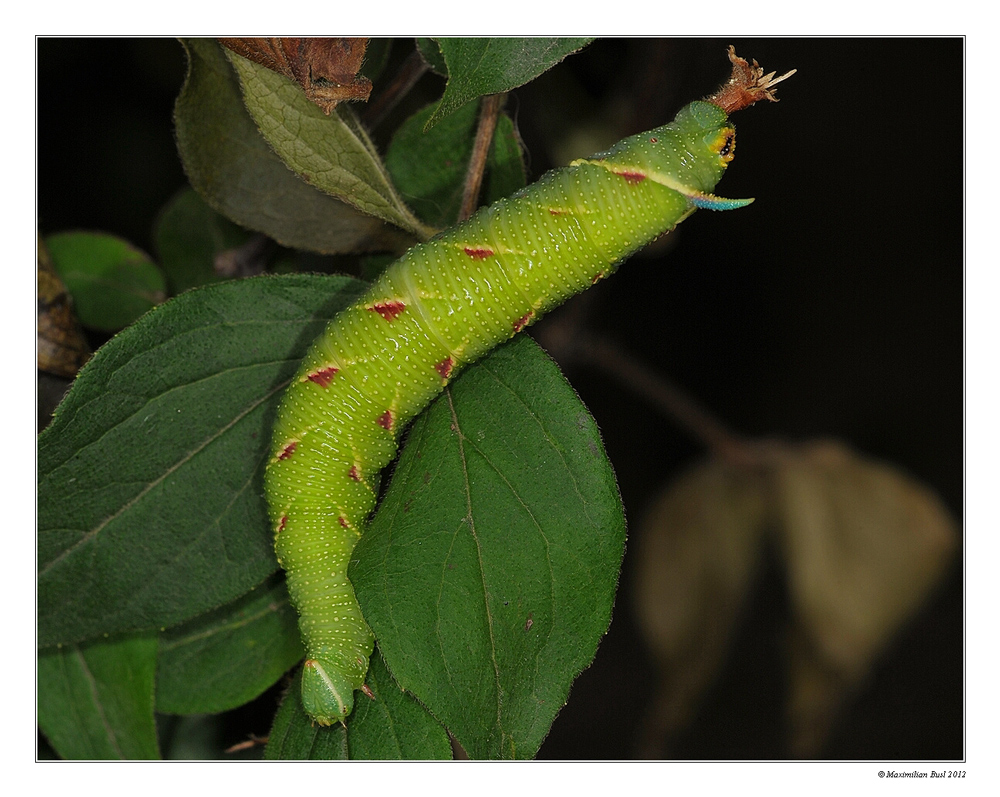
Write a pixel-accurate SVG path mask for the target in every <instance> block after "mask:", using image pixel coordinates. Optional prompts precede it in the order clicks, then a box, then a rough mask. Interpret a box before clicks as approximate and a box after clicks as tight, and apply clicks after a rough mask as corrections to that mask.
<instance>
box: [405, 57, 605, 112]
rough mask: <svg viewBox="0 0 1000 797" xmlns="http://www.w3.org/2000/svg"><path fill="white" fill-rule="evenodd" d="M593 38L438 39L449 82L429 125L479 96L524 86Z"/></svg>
mask: <svg viewBox="0 0 1000 797" xmlns="http://www.w3.org/2000/svg"><path fill="white" fill-rule="evenodd" d="M592 41H593V39H555V38H548V39H546V38H530V39H518V38H494V39H491V38H454V39H438V40H437V43H438V46H439V47H440V48H441V55H442V56H443V57H444V61H445V64H446V65H447V75H448V85H447V86H446V87H445V90H444V95H443V96H442V97H441V102H440V103H439V105H438V108H437V110H436V111H435V112H434V115H433V116H432V117H431V119H430V120H429V121H428V122H427V126H428V127H432V126H433V125H436V124H437V123H438V122H440V121H441V120H442V119H444V118H445V117H446V116H447V115H448V114H450V113H454V112H455V111H457V110H458V109H459V108H461V107H462V106H463V105H465V104H466V103H467V102H472V100H474V99H476V98H477V97H482V96H483V95H485V94H499V93H500V92H503V91H510V90H511V89H516V88H517V87H518V86H523V85H524V84H525V83H528V82H529V81H531V80H534V79H535V78H536V77H538V76H539V75H540V74H542V73H543V72H545V71H547V70H549V69H551V68H552V67H553V66H555V65H556V64H558V63H559V62H560V61H562V60H563V59H564V58H565V57H566V56H568V55H571V54H572V53H575V52H576V51H577V50H580V49H582V48H583V47H585V46H586V45H588V44H589V43H590V42H592ZM424 51H425V50H424V49H422V50H421V52H424ZM425 57H426V56H425ZM432 66H433V64H432Z"/></svg>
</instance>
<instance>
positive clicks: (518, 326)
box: [514, 310, 535, 335]
mask: <svg viewBox="0 0 1000 797" xmlns="http://www.w3.org/2000/svg"><path fill="white" fill-rule="evenodd" d="M534 317H535V311H534V310H529V311H528V312H527V313H525V314H524V315H523V316H521V317H520V318H519V319H517V321H515V322H514V334H515V335H516V334H517V333H518V332H520V331H521V330H522V329H524V328H525V327H526V326H528V322H529V321H531V319H532V318H534Z"/></svg>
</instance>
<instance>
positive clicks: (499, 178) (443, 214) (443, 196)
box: [385, 105, 525, 227]
mask: <svg viewBox="0 0 1000 797" xmlns="http://www.w3.org/2000/svg"><path fill="white" fill-rule="evenodd" d="M433 112H434V106H433V105H429V106H427V107H425V108H423V109H422V110H420V111H418V112H417V113H415V114H414V115H413V116H411V117H410V118H409V119H407V120H406V121H405V122H404V123H403V124H402V125H401V126H400V128H399V129H398V130H397V131H396V134H395V136H393V139H392V143H390V145H389V149H388V151H387V152H386V155H385V162H386V166H387V167H388V169H389V171H390V172H391V173H392V176H393V179H394V180H395V181H396V185H398V186H399V190H400V191H401V192H402V193H403V195H404V196H406V198H407V201H408V202H409V203H410V204H411V205H412V206H413V208H414V210H416V212H417V213H418V214H419V215H420V217H421V218H422V219H424V220H425V221H427V222H428V223H430V224H434V225H437V226H442V227H444V226H448V225H450V224H452V223H453V222H454V221H455V219H456V217H457V216H458V210H459V207H460V206H461V203H462V190H463V186H464V182H465V174H466V171H467V169H468V165H469V157H470V155H471V154H472V144H473V139H474V136H475V131H476V121H477V119H478V116H479V114H478V109H477V108H476V106H475V105H467V106H465V107H464V108H461V109H459V110H458V111H457V112H456V113H454V114H452V115H450V116H449V117H447V118H446V119H445V120H444V121H442V122H441V124H439V125H435V126H434V127H433V128H432V129H431V130H428V131H426V132H424V126H425V125H426V122H427V120H428V119H429V118H430V115H431V114H432V113H433ZM487 168H488V169H489V178H488V180H487V191H486V192H485V193H486V196H485V200H486V202H491V201H493V200H495V199H499V198H500V197H502V196H507V195H508V194H512V193H513V192H514V191H516V190H517V189H519V188H523V187H524V183H525V175H524V165H523V163H522V161H521V153H520V148H519V147H518V145H517V137H516V135H515V134H514V125H513V123H512V122H511V120H510V117H509V116H507V115H506V114H502V115H501V116H500V119H499V121H498V122H497V129H496V131H495V133H494V137H493V145H492V147H491V148H490V154H489V158H488V160H487Z"/></svg>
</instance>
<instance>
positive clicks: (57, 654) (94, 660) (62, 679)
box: [38, 634, 160, 759]
mask: <svg viewBox="0 0 1000 797" xmlns="http://www.w3.org/2000/svg"><path fill="white" fill-rule="evenodd" d="M155 672H156V636H155V634H140V635H132V636H128V637H119V638H117V639H101V640H97V641H95V642H90V643H88V644H86V645H79V646H78V645H64V646H62V647H58V648H51V649H49V650H46V651H43V652H42V653H41V654H39V656H38V724H39V725H40V726H41V729H42V732H43V733H44V734H45V735H46V737H47V738H48V740H49V742H50V743H51V744H52V746H53V747H54V748H55V749H56V751H58V753H59V755H61V756H62V757H63V758H68V759H112V758H132V759H135V758H159V757H160V753H159V749H158V747H157V743H156V725H155V723H154V722H153V677H154V674H155Z"/></svg>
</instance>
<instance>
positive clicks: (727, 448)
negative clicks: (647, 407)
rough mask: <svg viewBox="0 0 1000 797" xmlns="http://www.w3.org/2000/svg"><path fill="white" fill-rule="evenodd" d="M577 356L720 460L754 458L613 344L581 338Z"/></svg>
mask: <svg viewBox="0 0 1000 797" xmlns="http://www.w3.org/2000/svg"><path fill="white" fill-rule="evenodd" d="M580 345H581V349H580V352H579V356H580V357H582V358H583V359H585V360H586V362H588V363H589V364H591V365H593V366H595V367H596V368H598V369H599V370H601V371H604V372H605V373H606V374H609V375H610V376H613V377H614V378H615V379H617V380H618V381H620V382H621V383H623V384H624V385H626V386H628V387H629V388H630V389H631V390H632V391H634V392H635V393H637V394H639V395H640V396H642V397H643V398H645V399H646V400H648V401H650V402H651V403H652V404H653V405H654V406H655V407H657V409H659V410H661V411H662V412H663V413H665V414H667V415H669V416H670V417H671V418H673V419H674V420H675V421H677V422H678V423H679V424H680V425H681V426H683V427H684V428H685V429H687V430H688V431H689V432H690V433H691V434H692V435H693V436H694V437H696V438H698V439H699V440H701V441H702V442H703V443H704V444H705V445H706V446H707V447H708V448H709V449H711V450H712V451H713V452H714V453H716V454H718V455H719V456H720V457H722V458H723V459H726V460H729V461H730V462H734V463H744V464H751V463H754V462H756V461H757V459H758V457H757V456H756V455H755V454H754V453H753V451H752V448H751V447H750V445H749V444H748V441H746V440H745V439H744V438H742V437H740V436H739V435H737V434H736V433H735V432H732V431H731V430H730V429H728V428H727V427H726V426H725V425H724V424H723V423H722V422H721V421H719V420H718V419H717V418H715V417H714V416H713V415H712V414H711V413H709V412H708V411H707V410H705V409H704V408H703V407H701V406H699V405H698V404H697V402H695V401H694V400H693V399H692V398H691V397H690V396H688V395H687V394H686V393H684V391H683V390H681V389H680V388H679V387H677V386H676V385H675V384H673V383H672V382H670V381H669V380H668V379H666V378H664V377H663V376H661V375H659V374H657V373H655V372H653V371H652V370H651V369H650V368H649V367H648V366H646V365H645V364H644V363H642V362H641V361H640V360H638V359H637V358H636V357H633V356H632V355H631V354H629V353H627V352H625V351H623V350H622V349H620V348H619V347H618V346H615V345H614V344H613V343H609V342H607V341H604V340H600V339H597V338H593V339H591V338H585V339H584V340H583V341H581V344H580Z"/></svg>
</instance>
